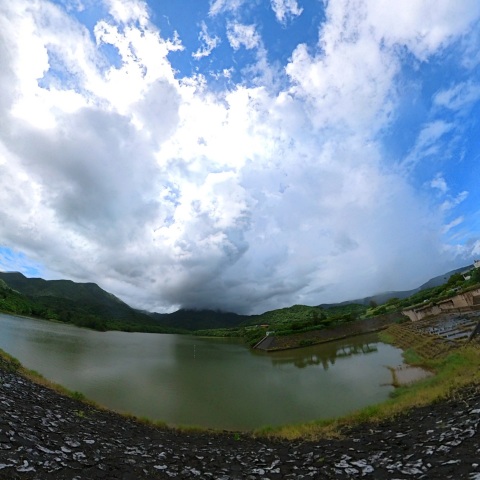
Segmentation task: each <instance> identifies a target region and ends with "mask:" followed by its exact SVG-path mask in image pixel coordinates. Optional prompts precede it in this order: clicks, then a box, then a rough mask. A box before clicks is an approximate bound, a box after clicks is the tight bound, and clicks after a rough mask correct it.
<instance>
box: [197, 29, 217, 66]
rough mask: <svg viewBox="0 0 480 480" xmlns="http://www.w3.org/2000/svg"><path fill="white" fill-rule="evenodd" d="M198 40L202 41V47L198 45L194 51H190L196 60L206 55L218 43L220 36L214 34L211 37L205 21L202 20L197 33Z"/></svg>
mask: <svg viewBox="0 0 480 480" xmlns="http://www.w3.org/2000/svg"><path fill="white" fill-rule="evenodd" d="M199 40H200V41H201V42H202V43H203V45H202V47H200V48H199V49H198V50H197V51H196V52H194V53H192V57H193V58H195V59H196V60H199V59H200V58H203V57H208V56H209V55H210V54H211V53H212V51H213V50H214V49H215V48H217V46H218V45H219V43H220V37H218V36H216V35H215V36H214V37H212V36H210V35H209V33H208V28H207V25H206V23H205V22H202V30H201V31H200V34H199Z"/></svg>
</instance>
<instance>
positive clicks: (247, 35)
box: [227, 22, 260, 50]
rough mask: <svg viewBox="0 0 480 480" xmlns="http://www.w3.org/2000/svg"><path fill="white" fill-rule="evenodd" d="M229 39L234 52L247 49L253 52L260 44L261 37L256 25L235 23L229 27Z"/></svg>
mask: <svg viewBox="0 0 480 480" xmlns="http://www.w3.org/2000/svg"><path fill="white" fill-rule="evenodd" d="M227 38H228V41H229V42H230V45H231V46H232V48H233V49H234V50H238V49H239V48H241V47H245V48H246V49H247V50H252V49H253V48H256V47H258V46H259V44H260V35H258V33H257V30H256V28H255V25H243V24H241V23H237V22H233V23H230V24H229V25H228V30H227Z"/></svg>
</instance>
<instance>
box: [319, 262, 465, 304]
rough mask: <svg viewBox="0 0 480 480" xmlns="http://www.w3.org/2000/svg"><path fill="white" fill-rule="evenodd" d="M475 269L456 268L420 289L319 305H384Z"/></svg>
mask: <svg viewBox="0 0 480 480" xmlns="http://www.w3.org/2000/svg"><path fill="white" fill-rule="evenodd" d="M470 268H473V267H472V266H471V265H467V266H465V267H461V268H456V269H455V270H451V271H449V272H447V273H444V274H443V275H438V276H437V277H433V278H431V279H430V280H428V281H427V282H425V283H424V284H422V285H420V287H417V288H414V289H413V290H399V291H392V292H382V293H377V294H376V295H372V296H370V297H364V298H357V299H355V300H347V301H346V302H340V303H322V304H321V305H318V306H319V307H322V308H331V307H339V306H343V305H349V304H351V303H356V304H360V305H370V303H371V302H375V303H376V304H378V305H382V304H383V303H385V302H387V301H388V300H390V299H391V298H399V299H400V300H402V299H404V298H407V297H410V296H411V295H414V294H415V293H417V292H421V291H422V290H426V289H428V288H433V287H439V286H440V285H443V284H444V283H446V282H447V281H448V279H449V278H450V277H451V276H452V275H454V274H455V273H460V272H464V271H465V270H469V269H470Z"/></svg>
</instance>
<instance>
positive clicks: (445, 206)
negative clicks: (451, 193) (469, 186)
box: [440, 190, 468, 211]
mask: <svg viewBox="0 0 480 480" xmlns="http://www.w3.org/2000/svg"><path fill="white" fill-rule="evenodd" d="M467 197H468V192H467V191H465V190H464V191H463V192H460V193H459V194H458V195H457V196H456V197H449V198H448V199H447V200H445V201H444V202H443V203H442V204H441V205H440V209H441V210H442V211H449V210H452V209H454V208H455V207H457V206H458V205H460V204H461V203H462V202H463V201H465V200H466V199H467Z"/></svg>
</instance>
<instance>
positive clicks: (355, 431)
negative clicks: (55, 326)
mask: <svg viewBox="0 0 480 480" xmlns="http://www.w3.org/2000/svg"><path fill="white" fill-rule="evenodd" d="M479 423H480V386H472V387H469V388H466V389H464V390H462V391H461V392H458V393H457V394H456V395H454V396H453V397H452V398H450V399H448V400H445V401H442V402H438V403H436V404H435V405H432V406H428V407H422V408H417V409H414V410H411V411H410V412H408V413H407V414H404V415H401V416H399V417H397V418H395V419H394V420H392V421H387V422H384V423H383V424H380V425H379V424H376V425H373V424H364V425H360V426H357V427H354V428H352V429H350V430H349V431H346V432H344V438H343V439H341V440H320V441H316V442H308V441H292V442H289V441H273V440H268V439H261V438H257V439H255V438H252V437H251V436H249V435H244V434H234V433H219V434H215V433H201V432H192V433H189V432H178V431H176V430H171V429H162V428H154V427H152V426H148V425H145V424H142V423H138V422H136V421H134V420H131V419H128V418H125V417H122V416H120V415H117V414H115V413H112V412H108V411H104V410H100V409H97V408H94V407H92V406H89V405H86V404H84V403H82V402H79V401H76V400H73V399H72V398H69V397H65V396H62V395H60V394H58V393H56V392H54V391H53V390H51V389H49V388H46V387H43V386H41V385H38V384H36V383H33V382H32V381H30V380H28V379H26V378H24V377H23V376H22V375H20V374H18V373H17V372H16V371H14V369H11V368H10V369H8V363H7V362H5V361H3V360H0V479H2V480H3V479H4V480H6V479H8V480H14V479H41V480H43V479H69V480H72V479H115V480H122V479H123V480H127V479H131V480H139V479H170V478H178V479H184V478H196V479H223V480H229V479H251V480H255V479H272V480H273V479H306V478H317V479H346V478H372V479H373V478H374V479H407V478H428V479H449V478H451V479H480V446H479V444H480V442H479V433H478V432H479Z"/></svg>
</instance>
